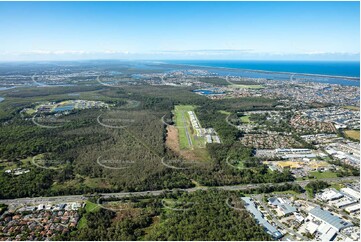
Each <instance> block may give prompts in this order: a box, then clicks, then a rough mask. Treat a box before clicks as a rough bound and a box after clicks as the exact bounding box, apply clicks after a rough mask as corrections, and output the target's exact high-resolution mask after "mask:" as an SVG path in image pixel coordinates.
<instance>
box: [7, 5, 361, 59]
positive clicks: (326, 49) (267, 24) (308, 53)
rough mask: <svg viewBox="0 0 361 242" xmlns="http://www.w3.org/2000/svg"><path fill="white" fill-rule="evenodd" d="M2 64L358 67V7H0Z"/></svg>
mask: <svg viewBox="0 0 361 242" xmlns="http://www.w3.org/2000/svg"><path fill="white" fill-rule="evenodd" d="M0 16H1V17H0V18H1V20H0V33H1V37H0V60H65V59H103V58H107V59H112V58H114V59H260V60H262V59H263V60H265V59H266V60H268V59H275V60H284V59H295V60H298V59H299V60H303V59H309V60H324V59H325V60H358V59H359V52H360V25H359V21H360V20H359V19H360V6H359V2H0Z"/></svg>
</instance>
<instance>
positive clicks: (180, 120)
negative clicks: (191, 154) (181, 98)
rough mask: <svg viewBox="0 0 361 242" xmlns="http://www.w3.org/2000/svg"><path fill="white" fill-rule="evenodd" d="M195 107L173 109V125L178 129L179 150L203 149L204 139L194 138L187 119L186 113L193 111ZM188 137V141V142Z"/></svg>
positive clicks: (182, 106)
mask: <svg viewBox="0 0 361 242" xmlns="http://www.w3.org/2000/svg"><path fill="white" fill-rule="evenodd" d="M194 110H195V106H192V105H177V106H175V109H174V116H175V124H176V127H177V128H178V136H179V145H180V149H194V148H203V147H204V142H205V140H204V138H203V137H198V136H196V133H195V130H193V129H192V124H191V122H190V119H189V115H188V111H194ZM187 133H188V135H189V138H190V141H189V140H188V136H187Z"/></svg>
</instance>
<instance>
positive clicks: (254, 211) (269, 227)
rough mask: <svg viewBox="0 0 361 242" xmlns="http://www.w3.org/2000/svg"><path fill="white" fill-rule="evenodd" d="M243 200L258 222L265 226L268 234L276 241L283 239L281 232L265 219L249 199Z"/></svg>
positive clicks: (243, 198)
mask: <svg viewBox="0 0 361 242" xmlns="http://www.w3.org/2000/svg"><path fill="white" fill-rule="evenodd" d="M242 200H243V201H244V202H245V207H246V209H247V210H248V211H249V212H250V213H252V214H253V216H254V218H255V219H256V221H257V222H258V223H259V224H260V225H262V226H263V228H264V229H265V230H266V232H267V233H268V234H270V235H271V236H272V237H273V238H274V239H279V238H281V237H282V234H281V232H280V231H278V230H277V229H276V228H275V227H273V226H272V225H271V224H270V223H269V222H267V220H266V219H264V217H263V214H262V213H261V212H260V211H259V210H258V209H257V207H256V204H254V202H253V201H251V198H249V197H242Z"/></svg>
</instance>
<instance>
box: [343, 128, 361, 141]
mask: <svg viewBox="0 0 361 242" xmlns="http://www.w3.org/2000/svg"><path fill="white" fill-rule="evenodd" d="M344 132H345V135H346V136H347V137H349V138H351V139H357V140H360V130H345V131H344Z"/></svg>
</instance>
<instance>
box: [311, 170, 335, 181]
mask: <svg viewBox="0 0 361 242" xmlns="http://www.w3.org/2000/svg"><path fill="white" fill-rule="evenodd" d="M310 175H311V176H314V177H315V178H316V179H322V178H335V177H337V174H336V173H335V172H332V171H324V172H319V171H312V172H310Z"/></svg>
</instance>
